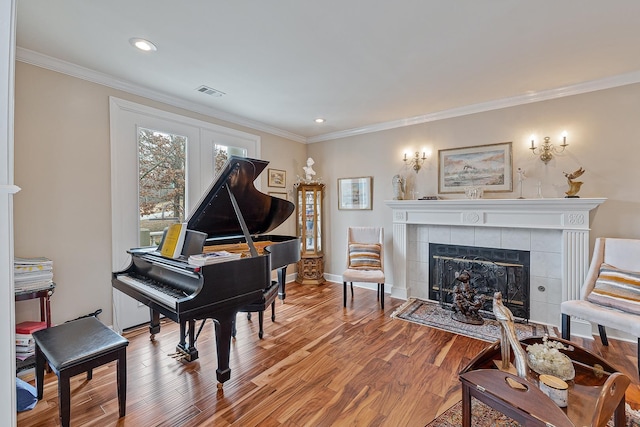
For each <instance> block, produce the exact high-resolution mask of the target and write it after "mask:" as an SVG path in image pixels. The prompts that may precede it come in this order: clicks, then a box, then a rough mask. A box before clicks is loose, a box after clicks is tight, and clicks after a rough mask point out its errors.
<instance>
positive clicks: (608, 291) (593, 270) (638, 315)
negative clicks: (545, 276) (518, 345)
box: [560, 238, 640, 373]
mask: <svg viewBox="0 0 640 427" xmlns="http://www.w3.org/2000/svg"><path fill="white" fill-rule="evenodd" d="M560 311H561V312H562V338H564V339H569V337H570V335H571V317H576V318H578V319H583V320H586V321H589V322H592V323H595V324H597V325H598V332H599V333H600V339H601V340H602V344H603V345H609V342H608V340H607V334H606V330H605V327H607V326H608V327H611V328H614V329H617V330H619V331H622V332H626V333H629V334H632V335H633V336H635V337H637V338H638V361H639V365H638V368H639V369H638V372H639V373H640V240H635V239H614V238H598V239H596V244H595V248H594V250H593V257H592V258H591V264H590V265H589V271H588V273H587V277H586V279H585V282H584V284H583V285H582V288H581V290H580V299H579V300H571V301H565V302H563V303H562V304H561V305H560Z"/></svg>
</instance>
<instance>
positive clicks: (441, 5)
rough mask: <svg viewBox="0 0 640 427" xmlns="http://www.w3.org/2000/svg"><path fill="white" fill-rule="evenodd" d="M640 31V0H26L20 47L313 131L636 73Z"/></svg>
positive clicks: (21, 53) (240, 116) (21, 6)
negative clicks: (141, 45) (149, 44)
mask: <svg viewBox="0 0 640 427" xmlns="http://www.w3.org/2000/svg"><path fill="white" fill-rule="evenodd" d="M131 37H143V38H147V39H149V40H151V41H153V42H154V43H155V44H156V45H157V47H158V51H157V52H153V53H143V52H140V51H138V50H136V49H134V48H133V47H132V46H131V45H130V44H129V42H128V40H129V39H130V38H131ZM639 42H640V1H638V0H607V1H602V0H537V1H517V0H437V1H436V0H393V1H392V0H387V1H383V0H323V1H317V2H310V1H304V0H269V1H268V0H227V1H221V0H190V1H189V0H187V1H175V0H173V1H169V0H134V1H131V0H109V1H87V0H63V1H51V0H18V1H17V45H18V48H19V50H18V58H19V59H21V60H24V58H25V57H30V56H31V57H33V56H40V55H36V53H37V54H42V55H46V56H48V57H52V58H55V59H57V60H61V61H65V64H66V63H69V64H66V65H70V64H75V65H77V66H80V67H84V68H85V69H88V70H93V71H96V72H99V73H103V74H104V75H106V76H109V78H112V79H113V80H114V81H118V82H126V84H131V85H132V86H135V87H136V88H142V89H143V90H146V91H148V92H147V93H154V94H157V95H158V96H164V97H166V99H170V100H179V101H180V102H183V103H184V104H183V105H187V106H189V105H190V106H196V109H198V108H200V109H202V108H204V109H206V111H207V112H209V113H210V114H211V115H214V116H218V117H220V118H225V119H230V120H231V121H235V122H238V123H244V124H249V125H251V124H254V125H256V127H257V128H260V127H261V126H262V127H263V128H272V129H273V130H276V132H275V133H278V132H281V133H282V134H285V135H289V136H291V137H293V138H294V139H297V140H301V141H309V142H313V141H319V140H323V139H330V137H331V136H340V135H346V134H348V133H349V132H352V133H357V132H358V130H362V129H366V128H371V127H376V126H385V125H384V124H389V123H394V124H398V123H411V122H418V121H420V120H421V119H424V118H425V117H428V116H430V115H433V114H442V113H443V112H444V113H446V112H447V111H464V108H465V107H467V108H468V107H469V106H474V105H475V106H477V105H491V104H492V103H493V104H494V105H500V102H503V101H504V100H505V99H517V100H519V101H526V100H533V99H536V97H537V96H538V97H539V96H540V94H544V93H554V94H562V93H563V91H564V92H570V88H572V87H576V85H578V86H580V85H582V87H590V86H585V85H584V84H585V82H587V83H589V82H591V84H593V82H598V81H608V82H610V84H615V82H625V83H627V82H635V81H640V77H639V76H640V54H639V53H640V51H639V46H640V44H639ZM27 62H28V61H27ZM32 62H37V61H32ZM611 82H614V83H611ZM201 85H207V86H210V87H212V88H214V89H217V90H219V91H222V92H224V93H225V94H226V95H225V96H223V97H219V98H214V97H210V96H208V95H204V94H202V93H199V92H197V91H196V90H195V89H196V88H197V87H199V86H201ZM501 100H502V101H501ZM316 117H324V118H326V120H327V121H326V123H324V124H322V125H318V124H316V123H315V122H314V119H315V118H316ZM236 119H237V120H236Z"/></svg>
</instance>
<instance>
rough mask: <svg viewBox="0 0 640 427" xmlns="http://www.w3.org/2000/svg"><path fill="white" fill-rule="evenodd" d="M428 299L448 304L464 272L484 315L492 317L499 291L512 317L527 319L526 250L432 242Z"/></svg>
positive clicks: (527, 254)
mask: <svg viewBox="0 0 640 427" xmlns="http://www.w3.org/2000/svg"><path fill="white" fill-rule="evenodd" d="M429 254H430V261H429V276H430V277H429V283H430V286H429V298H430V299H432V300H434V301H439V302H440V304H441V305H442V306H446V307H450V306H451V304H452V303H453V298H454V287H455V286H456V285H458V286H459V285H461V282H460V281H459V280H457V277H458V275H460V273H462V272H463V271H466V272H468V273H469V276H470V280H469V284H470V286H471V287H472V288H473V289H474V290H475V292H476V295H480V296H481V297H482V298H483V300H484V302H483V306H482V308H481V309H480V312H481V313H482V315H483V316H486V317H492V313H493V310H492V305H493V294H494V293H495V292H501V293H502V301H503V304H504V305H505V306H506V307H507V308H509V310H511V312H512V313H513V315H514V317H517V318H521V319H525V320H529V252H526V251H517V250H509V249H495V248H479V247H472V246H456V245H444V244H435V243H431V244H430V245H429Z"/></svg>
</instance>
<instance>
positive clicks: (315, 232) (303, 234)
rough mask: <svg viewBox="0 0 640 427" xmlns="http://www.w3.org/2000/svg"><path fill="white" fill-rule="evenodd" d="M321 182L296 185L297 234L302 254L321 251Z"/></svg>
mask: <svg viewBox="0 0 640 427" xmlns="http://www.w3.org/2000/svg"><path fill="white" fill-rule="evenodd" d="M323 187H324V185H322V184H299V186H298V235H299V236H300V238H301V242H302V248H301V249H302V251H301V252H302V254H303V255H304V254H308V255H310V254H319V253H321V252H322V191H323Z"/></svg>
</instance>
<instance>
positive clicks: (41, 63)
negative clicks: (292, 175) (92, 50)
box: [16, 47, 307, 143]
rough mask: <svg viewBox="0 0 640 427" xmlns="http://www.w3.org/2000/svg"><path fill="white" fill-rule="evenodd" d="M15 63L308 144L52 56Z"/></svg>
mask: <svg viewBox="0 0 640 427" xmlns="http://www.w3.org/2000/svg"><path fill="white" fill-rule="evenodd" d="M16 60H18V61H21V62H24V63H26V64H31V65H35V66H37V67H40V68H46V69H48V70H51V71H56V72H58V73H62V74H66V75H68V76H71V77H76V78H79V79H82V80H86V81H89V82H92V83H97V84H100V85H103V86H107V87H110V88H113V89H117V90H122V91H125V92H128V93H131V94H133V95H138V96H143V97H145V98H148V99H151V100H153V101H158V102H162V103H164V104H168V105H172V106H174V107H178V108H183V109H185V110H189V111H193V112H194V113H199V114H204V115H205V116H209V117H213V118H216V119H220V120H224V121H227V122H230V123H234V124H236V125H240V126H245V127H247V128H250V129H254V130H257V131H261V132H266V133H269V134H272V135H276V136H280V137H283V138H287V139H290V140H292V141H297V142H302V143H305V142H307V140H306V138H305V137H304V136H301V135H297V134H295V133H292V132H288V131H286V130H283V129H279V128H276V127H273V126H269V125H267V124H264V123H261V122H257V121H254V120H249V119H246V118H244V117H240V116H236V115H234V114H229V113H226V112H224V111H220V110H218V109H215V108H211V107H206V106H203V105H201V104H197V103H195V102H190V101H186V100H184V99H181V98H178V97H175V96H172V95H168V94H166V93H163V92H158V91H155V90H151V89H148V88H145V87H142V86H139V85H135V84H133V83H130V82H127V81H124V80H120V79H116V78H115V77H113V76H110V75H108V74H104V73H100V72H97V71H94V70H91V69H89V68H85V67H81V66H79V65H76V64H72V63H71V62H66V61H62V60H60V59H56V58H53V57H51V56H47V55H43V54H41V53H38V52H34V51H32V50H29V49H24V48H21V47H18V48H17V49H16Z"/></svg>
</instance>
